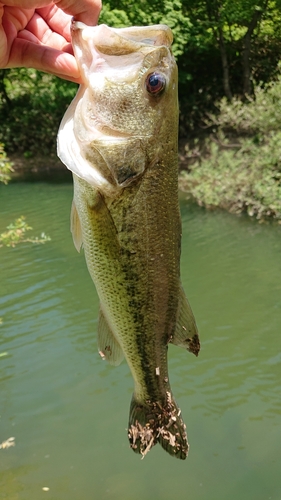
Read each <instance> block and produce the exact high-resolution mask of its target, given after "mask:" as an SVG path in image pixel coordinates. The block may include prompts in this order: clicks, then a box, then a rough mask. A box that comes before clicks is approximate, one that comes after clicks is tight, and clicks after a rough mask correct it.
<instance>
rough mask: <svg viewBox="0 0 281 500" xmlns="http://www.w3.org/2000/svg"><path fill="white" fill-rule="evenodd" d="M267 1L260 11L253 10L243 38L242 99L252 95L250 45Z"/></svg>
mask: <svg viewBox="0 0 281 500" xmlns="http://www.w3.org/2000/svg"><path fill="white" fill-rule="evenodd" d="M267 4H268V0H266V2H265V5H264V8H263V9H260V10H257V9H256V10H255V12H254V14H253V17H252V19H251V21H250V23H249V26H248V29H247V32H246V34H245V35H244V38H243V52H242V66H243V95H244V98H247V96H253V95H254V85H253V81H252V68H251V45H252V36H253V32H254V30H255V29H256V27H257V25H258V23H259V22H260V21H261V18H262V15H263V13H264V11H265V10H266V8H267Z"/></svg>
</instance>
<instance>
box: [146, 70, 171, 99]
mask: <svg viewBox="0 0 281 500" xmlns="http://www.w3.org/2000/svg"><path fill="white" fill-rule="evenodd" d="M165 85H166V79H165V77H164V75H162V74H161V73H155V72H154V73H150V74H149V75H148V76H147V77H146V80H145V86H146V90H147V92H148V93H149V94H150V95H153V96H158V95H159V94H161V93H162V92H163V90H164V88H165Z"/></svg>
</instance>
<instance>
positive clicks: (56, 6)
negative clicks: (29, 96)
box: [0, 0, 101, 83]
mask: <svg viewBox="0 0 281 500" xmlns="http://www.w3.org/2000/svg"><path fill="white" fill-rule="evenodd" d="M100 9H101V0H54V1H50V0H4V3H3V2H1V0H0V68H15V67H26V68H35V69H39V70H42V71H45V72H47V73H52V74H54V75H56V76H59V77H61V78H64V79H66V80H71V81H74V82H77V83H80V82H81V78H80V73H79V70H78V67H77V63H76V60H75V57H74V56H73V50H72V45H71V37H70V23H71V18H72V16H74V17H75V20H77V21H82V22H84V23H85V24H88V25H89V26H94V25H96V24H97V21H98V17H99V13H100Z"/></svg>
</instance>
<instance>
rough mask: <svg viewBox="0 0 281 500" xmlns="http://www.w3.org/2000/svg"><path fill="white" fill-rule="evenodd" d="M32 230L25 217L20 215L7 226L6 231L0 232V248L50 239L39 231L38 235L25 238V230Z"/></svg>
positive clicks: (44, 241)
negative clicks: (39, 234)
mask: <svg viewBox="0 0 281 500" xmlns="http://www.w3.org/2000/svg"><path fill="white" fill-rule="evenodd" d="M30 230H32V227H31V226H29V225H28V224H27V222H26V221H25V217H24V216H21V217H19V218H18V219H16V220H15V221H14V222H12V223H11V224H9V225H8V226H7V231H5V232H4V233H2V234H0V248H1V247H3V246H6V247H15V246H16V245H17V244H18V243H27V242H28V243H37V244H38V243H46V241H50V239H51V238H50V237H49V236H47V235H46V234H45V233H41V236H40V237H37V236H36V237H32V238H27V237H26V232H27V231H30Z"/></svg>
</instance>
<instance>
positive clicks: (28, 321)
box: [0, 183, 281, 500]
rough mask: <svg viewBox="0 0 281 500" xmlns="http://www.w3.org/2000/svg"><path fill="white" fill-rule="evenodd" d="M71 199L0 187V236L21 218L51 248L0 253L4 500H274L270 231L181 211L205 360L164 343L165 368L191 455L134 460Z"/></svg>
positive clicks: (279, 493)
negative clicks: (101, 347)
mask: <svg viewBox="0 0 281 500" xmlns="http://www.w3.org/2000/svg"><path fill="white" fill-rule="evenodd" d="M71 200H72V186H71V185H70V184H60V185H56V184H44V183H37V184H11V185H9V186H0V214H1V215H0V233H1V232H2V231H4V229H5V227H6V225H7V224H8V223H10V222H11V221H13V220H14V219H15V218H16V217H19V216H20V215H25V216H26V218H27V221H28V223H29V224H30V225H31V226H32V227H33V228H34V233H35V234H36V235H39V234H40V233H41V232H42V231H44V232H45V233H47V234H48V235H50V236H51V238H52V241H51V242H49V243H46V244H45V245H38V246H36V245H32V244H22V245H21V246H18V247H16V248H14V249H7V248H1V249H0V259H1V280H0V317H1V318H2V321H3V323H2V325H1V326H0V443H1V442H2V441H4V440H6V439H8V438H9V437H15V446H14V447H11V448H9V449H0V498H1V500H2V499H8V500H40V499H41V498H42V499H44V498H46V499H49V500H78V499H79V500H80V499H82V500H93V499H94V500H96V499H97V500H103V499H109V500H111V499H112V500H113V499H114V500H119V499H120V500H152V499H154V500H158V499H159V500H172V499H174V498H182V499H188V500H226V499H227V500H237V499H239V500H244V499H245V500H269V499H270V500H280V498H281V446H280V443H281V425H280V424H281V340H280V338H281V227H280V226H278V225H271V224H269V225H264V224H263V225H261V224H258V223H257V222H255V221H252V220H250V219H249V218H247V217H244V216H241V217H236V216H233V215H229V214H227V213H222V212H212V213H211V212H206V211H205V210H203V209H200V208H197V207H194V206H191V205H188V204H187V203H186V202H185V201H183V202H182V204H181V209H182V218H183V242H182V281H183V285H184V288H185V290H186V293H187V296H188V298H189V300H190V302H191V304H192V308H193V310H194V313H195V316H196V319H197V323H198V326H199V329H200V335H201V343H202V350H201V353H200V355H199V357H198V358H197V359H196V358H195V357H194V356H192V355H191V354H189V353H187V352H185V351H184V350H182V349H179V348H177V347H175V346H171V347H170V349H169V371H170V378H171V384H172V388H173V392H174V395H175V397H176V399H177V401H178V404H179V405H180V407H181V410H182V413H183V416H184V419H185V422H186V425H187V431H188V436H189V442H190V453H189V456H188V458H187V460H186V461H179V460H176V459H173V458H172V457H170V456H169V455H168V454H167V453H165V452H164V450H163V449H162V448H161V447H160V446H159V445H157V446H156V447H154V448H153V449H152V450H151V451H150V452H149V454H148V455H147V456H146V457H145V459H144V460H141V459H140V456H139V455H135V454H134V453H133V452H132V451H131V450H130V449H129V445H128V441H127V435H126V430H125V429H126V427H127V421H128V412H129V405H130V400H131V394H132V388H133V382H132V378H131V375H130V372H129V369H128V367H127V365H126V363H125V362H123V363H122V365H120V366H119V367H117V368H114V367H111V366H109V365H107V364H106V362H103V361H102V360H101V358H100V357H99V355H98V353H97V344H96V329H97V314H98V300H97V295H96V292H95V288H94V285H93V283H92V281H91V279H90V277H89V275H88V272H87V269H86V265H85V261H84V256H83V255H79V254H78V253H77V252H76V250H75V249H74V246H73V244H72V239H71V234H70V232H69V213H70V207H71ZM1 354H2V356H1ZM43 488H49V490H48V491H45V490H43Z"/></svg>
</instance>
